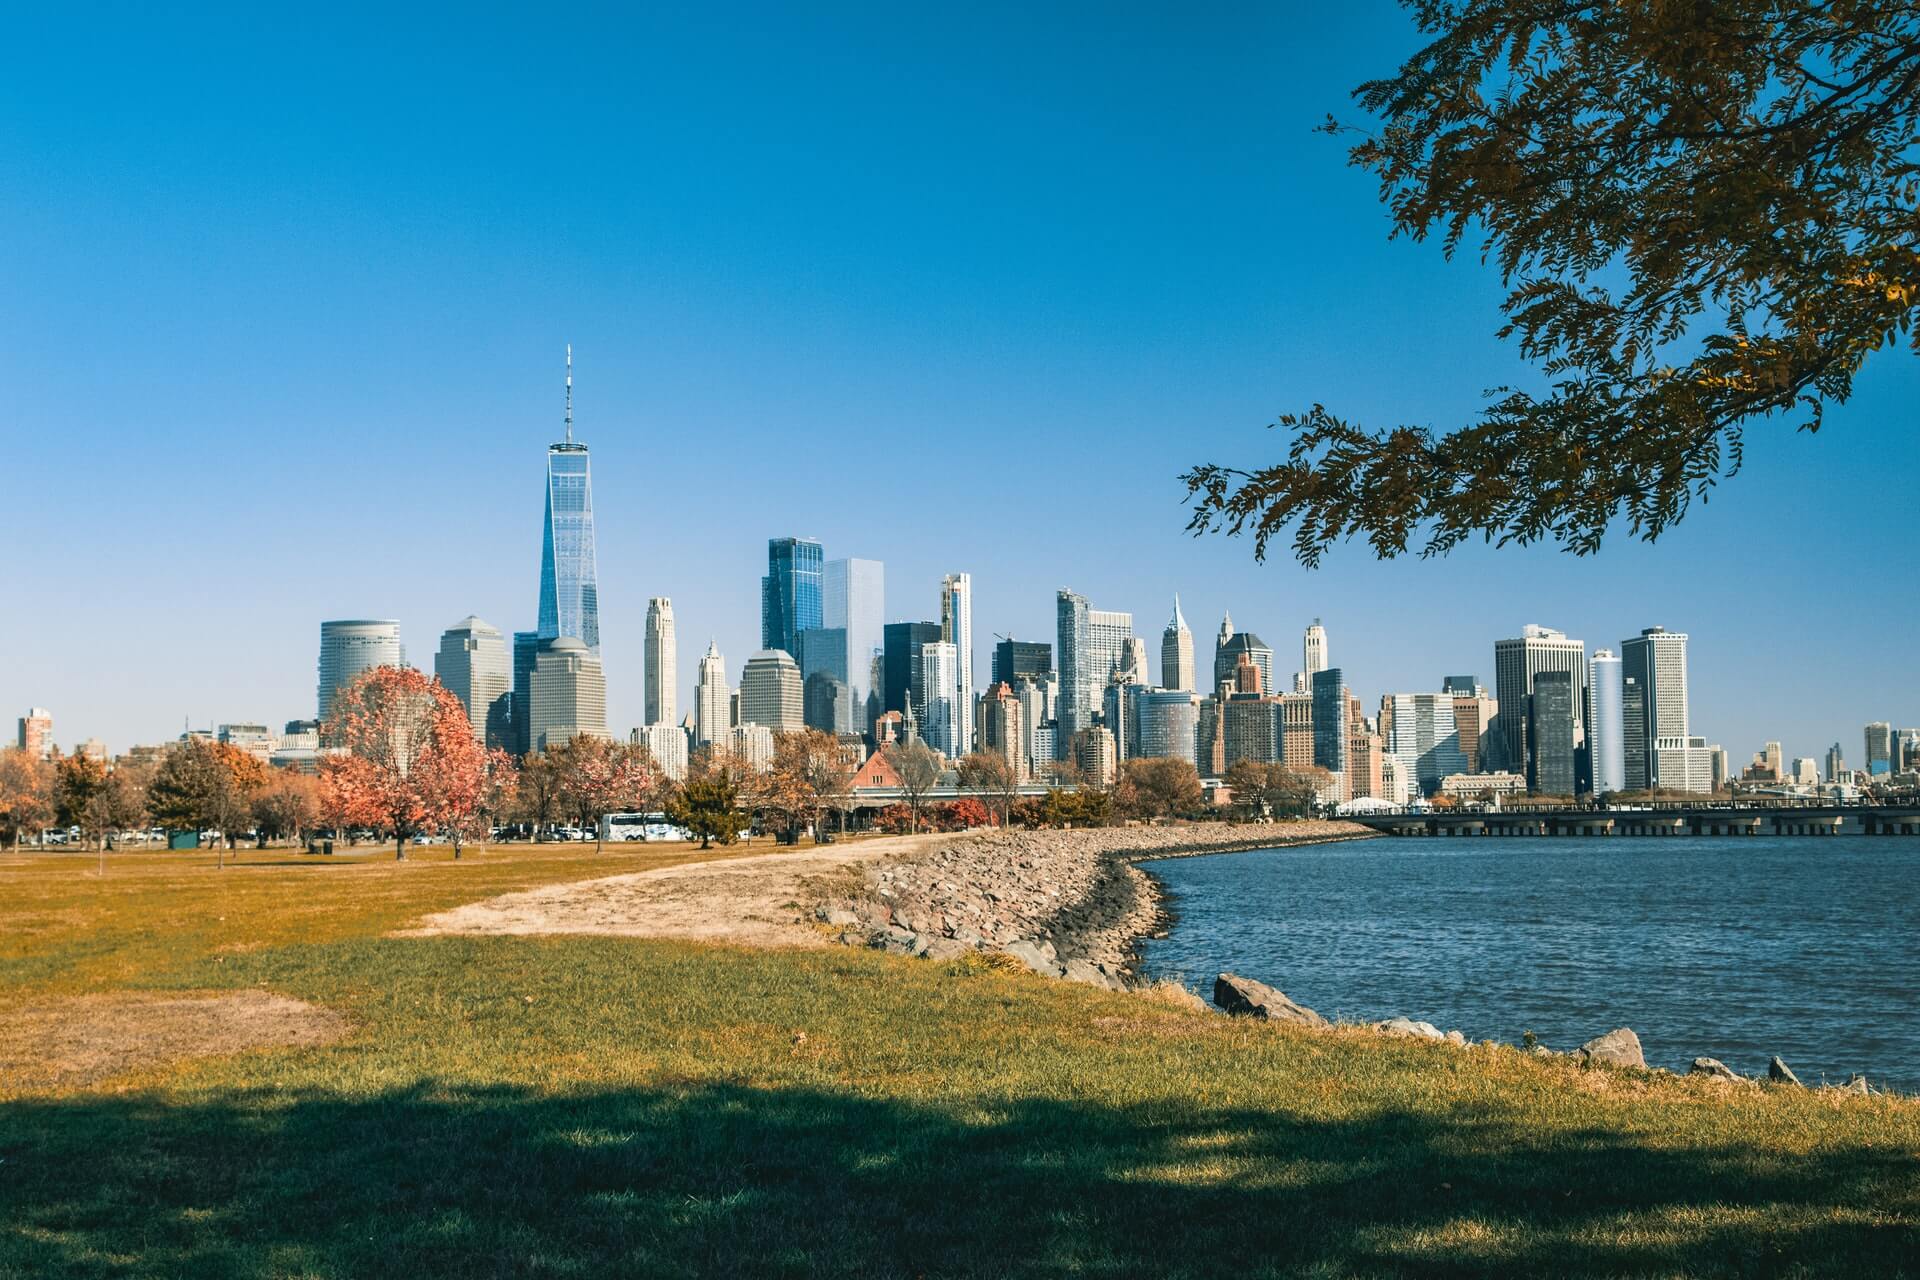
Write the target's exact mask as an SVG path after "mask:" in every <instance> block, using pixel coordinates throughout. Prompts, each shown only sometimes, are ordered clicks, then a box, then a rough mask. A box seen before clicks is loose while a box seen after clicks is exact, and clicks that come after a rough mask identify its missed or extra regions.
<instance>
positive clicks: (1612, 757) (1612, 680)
mask: <svg viewBox="0 0 1920 1280" xmlns="http://www.w3.org/2000/svg"><path fill="white" fill-rule="evenodd" d="M1592 672H1593V676H1592V679H1593V723H1592V724H1591V725H1589V726H1587V745H1588V753H1589V756H1590V758H1591V759H1592V760H1593V790H1594V794H1596V795H1606V794H1607V793H1609V792H1613V791H1625V790H1626V789H1627V738H1626V733H1627V726H1626V715H1627V703H1626V684H1625V680H1624V677H1623V676H1622V673H1621V664H1620V657H1619V655H1618V654H1616V653H1614V652H1613V650H1611V649H1595V650H1594V651H1593V664H1592ZM1640 714H1641V716H1642V717H1643V718H1644V716H1645V712H1644V711H1642V712H1641V713H1640Z"/></svg>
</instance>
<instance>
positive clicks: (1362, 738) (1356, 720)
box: [1346, 715, 1440, 800]
mask: <svg viewBox="0 0 1920 1280" xmlns="http://www.w3.org/2000/svg"><path fill="white" fill-rule="evenodd" d="M1412 768H1413V766H1412V765H1411V764H1410V763H1408V762H1406V761H1404V760H1403V761H1402V762H1401V765H1400V769H1398V770H1395V774H1396V778H1395V781H1396V782H1399V781H1401V780H1402V779H1401V777H1400V776H1399V775H1400V774H1401V773H1402V772H1403V771H1405V772H1408V773H1410V772H1411V770H1412ZM1406 781H1407V782H1408V783H1411V779H1410V778H1408V779H1406ZM1346 782H1347V791H1346V799H1348V800H1384V799H1386V798H1387V796H1386V786H1387V752H1386V743H1385V742H1384V741H1383V740H1382V738H1381V737H1380V735H1379V734H1378V733H1375V732H1374V731H1373V730H1371V729H1369V728H1367V724H1366V721H1365V720H1363V719H1362V718H1361V717H1359V716H1358V715H1350V716H1349V717H1348V719H1347V779H1346ZM1433 785H1434V789H1435V790H1438V789H1439V787H1440V783H1439V780H1438V779H1435V780H1434V784H1433Z"/></svg>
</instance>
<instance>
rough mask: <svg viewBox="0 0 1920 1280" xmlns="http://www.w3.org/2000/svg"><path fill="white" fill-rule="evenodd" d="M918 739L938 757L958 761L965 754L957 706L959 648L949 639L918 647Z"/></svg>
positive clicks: (959, 695) (958, 693)
mask: <svg viewBox="0 0 1920 1280" xmlns="http://www.w3.org/2000/svg"><path fill="white" fill-rule="evenodd" d="M920 676H921V689H920V705H919V707H918V709H917V712H916V714H917V716H918V718H919V722H920V740H921V741H922V742H925V743H926V744H927V745H928V746H930V747H932V748H933V749H934V750H935V751H938V752H939V753H940V754H941V755H944V756H948V757H950V758H958V757H959V756H962V755H965V754H966V748H965V746H964V745H963V742H962V738H961V719H960V707H959V703H960V700H961V699H962V697H964V696H965V695H964V694H963V692H962V690H961V688H960V648H959V646H958V645H956V644H954V643H953V642H952V641H950V640H935V641H933V642H931V643H929V644H924V645H921V646H920Z"/></svg>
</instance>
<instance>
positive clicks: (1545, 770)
mask: <svg viewBox="0 0 1920 1280" xmlns="http://www.w3.org/2000/svg"><path fill="white" fill-rule="evenodd" d="M1576 688H1577V686H1576V685H1575V683H1574V673H1573V672H1571V671H1542V672H1540V673H1539V674H1537V675H1536V676H1534V678H1533V694H1532V696H1531V698H1530V699H1529V702H1528V706H1529V714H1528V716H1527V741H1528V742H1529V743H1530V744H1531V746H1532V751H1533V754H1532V764H1533V776H1532V777H1531V778H1530V779H1529V780H1528V785H1529V786H1530V787H1531V788H1532V789H1533V791H1535V792H1536V793H1538V794H1540V795H1547V796H1571V795H1573V794H1574V793H1575V790H1576V789H1577V787H1578V773H1577V766H1576V761H1575V748H1576V741H1577V740H1576V727H1577V725H1578V723H1579V722H1578V720H1577V719H1576V717H1575V713H1574V708H1575V706H1576V705H1577V703H1578V700H1577V698H1576V697H1575V692H1574V691H1575V689H1576Z"/></svg>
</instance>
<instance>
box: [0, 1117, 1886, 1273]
mask: <svg viewBox="0 0 1920 1280" xmlns="http://www.w3.org/2000/svg"><path fill="white" fill-rule="evenodd" d="M0 1161H3V1162H0V1275H7V1276H13V1275H20V1276H36V1277H37V1276H65V1275H95V1274H103V1275H104V1274H113V1275H119V1274H141V1275H145V1274H165V1275H192V1276H196V1277H217V1276H253V1275H285V1274H299V1275H329V1276H331V1275H392V1276H405V1277H409V1278H412V1277H427V1276H443V1275H444V1276H485V1275H503V1274H512V1275H522V1274H542V1275H545V1274H554V1275H599V1274H626V1275H696V1274H699V1275H768V1274H776V1275H860V1276H919V1275H968V1276H973V1275H978V1276H994V1275H1007V1274H1021V1275H1044V1276H1052V1275H1066V1274H1073V1275H1102V1276H1108V1275H1111V1276H1136V1275H1153V1276H1159V1275H1203V1274H1234V1275H1265V1274H1288V1275H1294V1274H1309V1275H1317V1274H1324V1275H1350V1274H1379V1273H1388V1274H1420V1275H1487V1274H1513V1275H1541V1274H1558V1275H1563V1276H1596V1277H1597V1276H1612V1275H1623V1274H1643V1273H1661V1274H1696V1273H1697V1274H1705V1275H1741V1274H1767V1275H1772V1274H1781V1273H1807V1274H1823V1275H1850V1276H1863V1275H1891V1274H1898V1273H1900V1271H1901V1270H1902V1268H1910V1267H1911V1266H1912V1265H1913V1263H1914V1261H1915V1259H1916V1256H1917V1255H1916V1254H1915V1253H1914V1252H1913V1249H1914V1246H1915V1237H1914V1234H1913V1227H1912V1224H1913V1222H1914V1221H1915V1217H1914V1215H1915V1211H1916V1209H1917V1208H1920V1170H1917V1169H1916V1161H1915V1159H1914V1153H1913V1152H1911V1151H1876V1150H1854V1151H1847V1152H1839V1153H1832V1154H1822V1155H1818V1156H1813V1157H1808V1158H1804V1159H1798V1160H1792V1159H1784V1158H1771V1157H1755V1156H1754V1155H1753V1153H1751V1152H1749V1151H1745V1150H1744V1149H1742V1150H1713V1149H1701V1148H1687V1149H1678V1150H1659V1149H1654V1148H1651V1147H1649V1146H1646V1145H1642V1144H1640V1143H1636V1142H1632V1141H1629V1140H1627V1139H1624V1138H1623V1137H1622V1136H1621V1135H1618V1134H1608V1133H1600V1132H1580V1133H1575V1134H1571V1135H1567V1134H1561V1135H1558V1136H1557V1137H1556V1138H1555V1140H1554V1141H1553V1142H1552V1143H1551V1144H1550V1145H1546V1144H1539V1145H1530V1144H1528V1143H1527V1142H1525V1141H1521V1140H1516V1137H1515V1135H1514V1134H1513V1133H1512V1132H1510V1131H1507V1130H1506V1129H1504V1128H1503V1127H1501V1126H1499V1125H1494V1124H1489V1123H1487V1122H1484V1121H1478V1122H1477V1121H1475V1120H1474V1119H1473V1118H1472V1117H1471V1116H1467V1115H1458V1116H1455V1117H1452V1118H1444V1117H1443V1118H1434V1117H1425V1116H1413V1115H1409V1114H1405V1113H1391V1112H1390V1113H1384V1114H1375V1115H1371V1116H1369V1117H1367V1118H1364V1119H1356V1120H1353V1121H1350V1122H1333V1123H1330V1122H1321V1121H1313V1122H1304V1121H1295V1120H1291V1119H1289V1118H1288V1117H1286V1116H1284V1115H1281V1114H1276V1113H1273V1112H1260V1113H1238V1112H1231V1111H1218V1110H1210V1109H1207V1108H1205V1107H1204V1106H1198V1105H1194V1106H1188V1105H1174V1106H1169V1105H1167V1104H1158V1105H1153V1106H1150V1107H1143V1108H1139V1109H1134V1110H1119V1109H1111V1108H1105V1107H1095V1106H1087V1105H1080V1104H1076V1103H1073V1102H1062V1101H1052V1100H1048V1101H1034V1100H1024V1101H1015V1102H1009V1103H1007V1104H1006V1105H1005V1106H1004V1107H1002V1108H1000V1109H998V1110H983V1111H977V1112H969V1111H959V1110H948V1109H943V1108H936V1107H915V1106H908V1105H903V1104H900V1103H897V1102H880V1101H871V1100H865V1099H861V1098H857V1097H853V1096H849V1095H846V1094H840V1093H825V1092H818V1091H806V1090H792V1089H789V1090H781V1091H761V1090H756V1089H749V1088H740V1087H728V1086H708V1085H703V1086H699V1087H689V1088H686V1089H684V1090H671V1089H669V1090H662V1091H657V1092H628V1091H623V1092H602V1093H581V1094H566V1095H558V1096H555V1095H539V1094H531V1093H526V1092H521V1091H517V1090H437V1089H427V1090H420V1091H415V1092H411V1093H403V1094H385V1095H377V1096H374V1097H371V1098H365V1099H348V1098H342V1097H336V1096H325V1097H308V1098H300V1097H293V1096H288V1095H279V1094H259V1095H247V1096H244V1097H242V1098H239V1099H237V1100H233V1101H230V1102H225V1103H222V1104H219V1105H190V1104H181V1103H174V1102H163V1101H160V1100H157V1099H154V1098H148V1097H131V1098H112V1097H90V1098H79V1099H69V1100H59V1101H43V1102H24V1103H15V1104H10V1105H8V1106H6V1107H4V1108H0Z"/></svg>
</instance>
